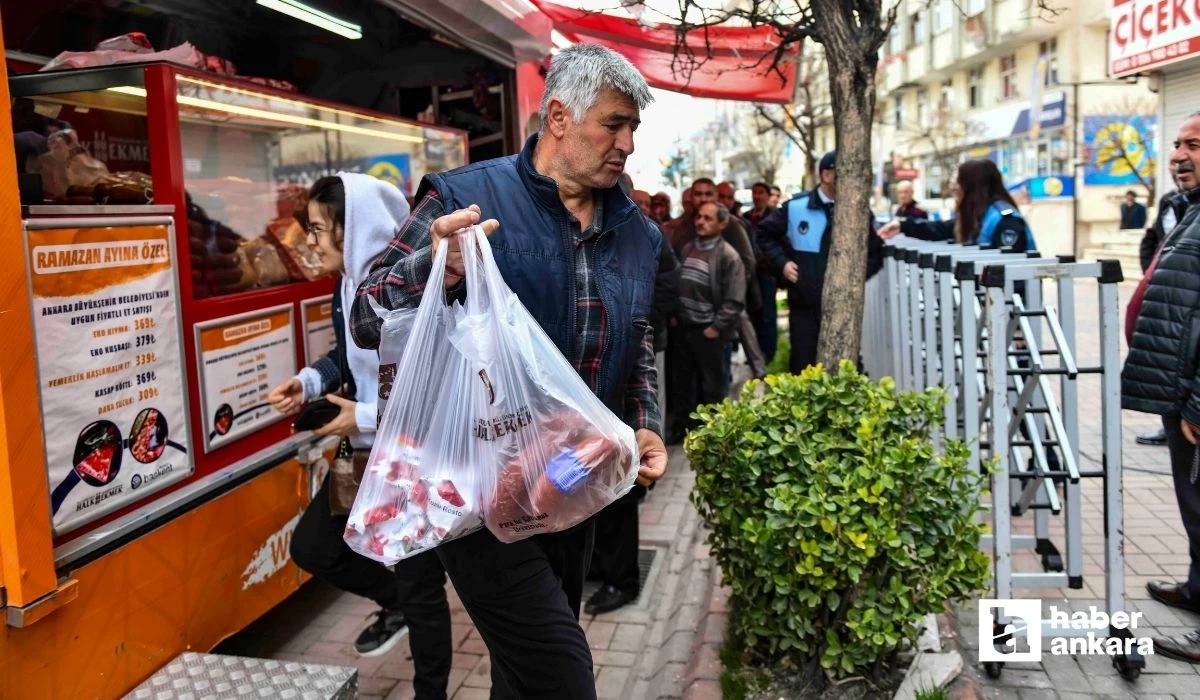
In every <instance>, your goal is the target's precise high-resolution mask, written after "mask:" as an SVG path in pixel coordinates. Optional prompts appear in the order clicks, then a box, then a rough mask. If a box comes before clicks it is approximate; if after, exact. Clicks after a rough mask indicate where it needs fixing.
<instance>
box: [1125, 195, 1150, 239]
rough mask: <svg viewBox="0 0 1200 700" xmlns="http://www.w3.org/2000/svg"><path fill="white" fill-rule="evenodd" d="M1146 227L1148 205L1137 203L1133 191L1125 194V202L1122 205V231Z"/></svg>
mask: <svg viewBox="0 0 1200 700" xmlns="http://www.w3.org/2000/svg"><path fill="white" fill-rule="evenodd" d="M1145 225H1146V205H1145V204H1142V203H1141V202H1139V201H1137V194H1136V193H1135V192H1134V191H1133V190H1129V191H1128V192H1126V193H1125V201H1124V202H1123V203H1122V204H1121V230H1125V229H1131V228H1142V227H1143V226H1145Z"/></svg>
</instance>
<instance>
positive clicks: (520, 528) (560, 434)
mask: <svg viewBox="0 0 1200 700" xmlns="http://www.w3.org/2000/svg"><path fill="white" fill-rule="evenodd" d="M579 418H580V416H579V414H563V413H557V414H553V415H552V416H551V418H550V419H549V420H547V421H544V422H542V423H541V424H538V423H536V422H535V424H534V425H535V428H538V427H540V428H542V429H541V430H539V431H538V438H539V442H537V443H532V444H529V445H527V446H526V448H525V449H524V450H521V452H520V453H518V454H516V455H514V456H513V457H512V458H510V459H509V460H508V462H507V463H506V464H505V466H504V468H503V470H502V471H501V473H500V476H499V478H498V480H497V482H496V487H495V490H494V494H493V496H492V498H491V499H490V502H489V503H490V507H489V508H488V512H487V516H486V521H487V525H488V529H489V530H491V531H492V533H493V534H495V535H496V537H497V538H498V539H500V540H502V541H505V542H515V541H517V540H520V539H524V538H525V537H528V536H530V535H536V534H539V533H543V532H561V531H563V530H567V529H569V528H572V527H574V526H576V525H578V524H579V523H581V522H583V521H584V520H587V519H588V518H589V517H591V516H592V515H594V514H595V513H596V512H598V511H599V510H600V509H601V508H603V507H604V506H605V505H608V503H610V502H611V501H612V500H613V499H614V495H615V496H616V497H619V496H620V495H623V494H624V493H625V492H626V491H628V490H629V488H630V487H632V482H633V480H634V479H636V478H637V468H636V464H635V460H634V454H633V453H632V452H631V451H630V450H629V449H628V446H627V445H625V444H623V442H622V441H621V440H620V439H619V438H616V437H609V436H606V435H603V434H601V433H599V432H598V431H597V430H596V429H595V428H594V427H593V426H592V425H590V424H588V423H584V422H582V421H580V420H579ZM564 419H565V420H564Z"/></svg>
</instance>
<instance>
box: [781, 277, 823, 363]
mask: <svg viewBox="0 0 1200 700" xmlns="http://www.w3.org/2000/svg"><path fill="white" fill-rule="evenodd" d="M799 296H800V295H799V294H798V293H797V292H796V290H795V289H788V341H789V342H790V343H791V346H792V354H791V358H790V361H789V363H788V370H789V371H790V372H791V373H792V374H800V373H801V372H803V371H804V370H805V369H806V368H807V367H808V366H809V365H813V364H816V362H817V340H818V339H819V338H820V336H821V310H820V309H812V308H808V307H803V306H800V301H799Z"/></svg>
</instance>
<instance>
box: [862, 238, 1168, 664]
mask: <svg viewBox="0 0 1200 700" xmlns="http://www.w3.org/2000/svg"><path fill="white" fill-rule="evenodd" d="M884 260H885V263H884V268H883V270H882V272H881V278H882V279H881V280H880V281H879V282H878V283H876V284H875V285H874V288H873V290H872V291H873V292H874V294H875V298H874V299H872V303H870V304H868V305H867V307H866V308H867V316H866V317H865V319H864V325H865V327H866V330H865V332H864V339H865V342H864V349H863V355H864V356H863V364H864V366H865V368H866V370H867V372H868V373H869V374H870V375H871V376H872V377H874V378H876V379H878V378H881V377H883V376H889V375H890V376H892V377H894V378H895V379H896V383H897V387H898V388H899V389H901V390H914V391H920V390H924V389H927V388H932V387H936V386H940V387H943V388H944V389H945V390H946V391H947V393H948V395H949V398H948V401H947V403H946V412H945V425H944V426H943V429H942V432H941V434H940V435H939V436H938V443H939V446H940V444H941V440H943V439H946V438H958V439H962V440H964V441H965V442H966V443H967V444H968V445H969V446H970V449H971V457H970V464H971V467H972V468H973V469H976V470H979V469H982V468H983V465H984V464H985V462H986V463H987V464H989V465H991V466H992V469H993V471H992V473H991V485H992V489H991V504H990V508H989V509H988V510H986V511H985V512H984V513H982V514H981V517H983V518H986V519H987V520H989V521H990V523H991V525H992V534H991V535H990V536H988V537H985V538H984V542H983V543H982V546H983V547H984V548H985V549H988V550H991V553H992V555H993V575H994V577H993V585H994V588H995V597H996V598H998V599H1009V598H1012V595H1013V591H1014V590H1016V589H1021V588H1054V587H1069V588H1075V589H1078V588H1082V587H1083V576H1084V571H1083V559H1084V557H1083V516H1082V496H1081V481H1082V480H1083V479H1101V480H1102V482H1103V491H1104V533H1105V541H1104V564H1105V566H1104V569H1105V574H1104V577H1105V581H1104V583H1105V586H1104V587H1105V604H1106V606H1107V608H1108V612H1110V613H1112V612H1116V611H1123V610H1125V604H1124V600H1125V596H1124V584H1125V580H1124V572H1125V568H1124V554H1123V547H1122V542H1121V536H1122V534H1121V533H1122V526H1121V522H1122V498H1121V438H1120V435H1121V410H1120V374H1119V373H1120V357H1119V349H1118V347H1119V346H1118V339H1117V333H1118V307H1117V303H1118V299H1117V284H1118V283H1119V282H1120V281H1121V279H1122V276H1121V266H1120V263H1118V262H1117V261H1111V260H1106V261H1100V262H1076V261H1075V259H1074V258H1071V257H1057V258H1042V257H1040V256H1039V255H1038V254H1037V253H1016V252H1012V251H1008V250H998V249H981V248H979V247H978V246H962V245H956V244H953V243H948V242H929V241H919V240H914V239H908V238H904V237H898V238H895V239H892V240H891V241H889V242H888V244H887V245H885V247H884ZM1084 279H1088V280H1094V281H1095V282H1096V284H1097V287H1098V290H1099V309H1100V350H1101V354H1100V363H1099V365H1098V366H1094V367H1088V366H1081V365H1080V363H1079V361H1078V359H1077V354H1076V338H1075V330H1076V329H1075V293H1076V284H1077V282H1078V281H1079V280H1084ZM1046 284H1050V285H1053V287H1054V289H1055V292H1056V299H1057V308H1056V307H1055V306H1053V305H1049V304H1047V303H1045V300H1044V298H1043V291H1044V290H1043V287H1044V285H1046ZM1084 376H1096V377H1098V378H1099V380H1100V385H1101V392H1100V394H1101V406H1100V410H1101V418H1102V440H1101V442H1102V444H1101V450H1102V453H1103V456H1102V458H1101V466H1100V467H1099V468H1098V469H1083V468H1081V467H1080V453H1079V390H1078V380H1079V378H1080V377H1084ZM1055 378H1057V380H1058V381H1057V383H1054V382H1052V380H1053V379H1055ZM1055 384H1057V386H1055ZM1056 390H1057V391H1056ZM1031 514H1032V520H1033V523H1032V525H1033V527H1032V529H1033V535H1032V536H1030V535H1014V534H1013V529H1014V528H1013V524H1014V520H1015V519H1019V518H1023V517H1026V516H1030V515H1031ZM1051 517H1057V518H1060V520H1061V523H1062V526H1063V534H1062V540H1063V541H1062V544H1063V550H1064V551H1065V555H1066V556H1065V558H1064V557H1063V555H1062V553H1060V549H1059V547H1058V546H1057V544H1056V542H1055V541H1054V537H1053V535H1052V531H1051V530H1052V528H1051ZM1014 549H1032V550H1033V551H1034V552H1035V553H1037V554H1038V555H1040V557H1041V565H1042V571H1037V572H1030V571H1017V570H1015V569H1014V567H1013V559H1012V555H1013V551H1014ZM1064 559H1065V560H1064ZM993 621H994V632H995V635H994V637H995V641H996V644H997V648H998V649H1002V648H1004V643H1005V642H1006V641H1008V640H1010V639H1011V638H1012V637H1011V633H1007V634H1006V632H1005V629H1006V627H1005V624H1004V623H1005V622H1006V619H1005V618H1004V617H1003V615H1002V614H1001V615H1000V616H996V617H994V618H993ZM1043 626H1044V632H1045V633H1046V634H1047V635H1054V636H1058V637H1069V636H1086V635H1087V634H1088V633H1090V632H1101V631H1100V630H1082V631H1079V630H1065V629H1059V628H1053V627H1050V626H1049V623H1045V624H1044V625H1043ZM1104 632H1105V633H1107V634H1108V635H1109V636H1115V637H1122V638H1125V637H1128V636H1129V635H1130V633H1129V630H1128V629H1123V628H1122V629H1118V628H1110V629H1109V630H1106V631H1104ZM1113 663H1114V665H1115V666H1116V667H1117V669H1118V670H1119V671H1120V673H1121V674H1122V675H1123V676H1125V677H1126V678H1130V679H1133V678H1136V677H1137V676H1138V675H1139V674H1140V672H1141V669H1142V668H1144V666H1145V660H1144V659H1143V658H1142V657H1141V656H1140V655H1138V654H1137V652H1136V651H1132V652H1131V653H1129V654H1123V655H1118V656H1116V657H1114V660H1113ZM984 666H985V668H986V670H987V672H988V675H991V676H993V677H998V676H999V675H1000V672H1001V669H1002V668H1003V664H1002V663H1000V662H987V663H985V664H984Z"/></svg>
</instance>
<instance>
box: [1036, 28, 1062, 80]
mask: <svg viewBox="0 0 1200 700" xmlns="http://www.w3.org/2000/svg"><path fill="white" fill-rule="evenodd" d="M1038 57H1039V59H1040V60H1041V61H1042V84H1043V85H1045V86H1046V87H1050V86H1052V85H1058V39H1050V40H1049V41H1043V42H1041V43H1040V44H1038Z"/></svg>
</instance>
